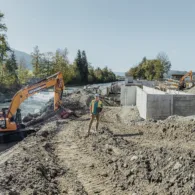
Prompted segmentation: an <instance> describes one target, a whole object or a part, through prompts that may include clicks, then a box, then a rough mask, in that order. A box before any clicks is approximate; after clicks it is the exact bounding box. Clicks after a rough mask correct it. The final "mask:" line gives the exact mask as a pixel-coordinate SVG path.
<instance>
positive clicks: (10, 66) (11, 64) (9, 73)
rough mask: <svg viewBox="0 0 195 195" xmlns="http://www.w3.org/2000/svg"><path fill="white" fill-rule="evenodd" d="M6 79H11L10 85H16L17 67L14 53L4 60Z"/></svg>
mask: <svg viewBox="0 0 195 195" xmlns="http://www.w3.org/2000/svg"><path fill="white" fill-rule="evenodd" d="M5 69H6V77H7V79H8V80H9V79H12V82H11V83H15V84H18V83H19V82H18V76H17V69H18V65H17V62H16V56H15V54H14V52H12V53H11V56H10V57H9V58H8V59H7V60H6V63H5Z"/></svg>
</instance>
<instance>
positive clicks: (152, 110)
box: [146, 94, 172, 120]
mask: <svg viewBox="0 0 195 195" xmlns="http://www.w3.org/2000/svg"><path fill="white" fill-rule="evenodd" d="M146 110H147V111H146V119H150V118H153V119H158V120H159V119H160V120H163V119H166V118H167V117H168V116H170V115H171V113H172V95H155V94H147V109H146Z"/></svg>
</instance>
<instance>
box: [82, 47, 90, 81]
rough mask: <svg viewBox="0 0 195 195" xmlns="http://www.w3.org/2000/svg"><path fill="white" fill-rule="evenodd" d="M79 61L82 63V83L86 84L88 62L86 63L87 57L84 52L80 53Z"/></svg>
mask: <svg viewBox="0 0 195 195" xmlns="http://www.w3.org/2000/svg"><path fill="white" fill-rule="evenodd" d="M81 61H82V72H83V82H84V83H88V74H89V71H88V62H87V56H86V53H85V51H82V56H81Z"/></svg>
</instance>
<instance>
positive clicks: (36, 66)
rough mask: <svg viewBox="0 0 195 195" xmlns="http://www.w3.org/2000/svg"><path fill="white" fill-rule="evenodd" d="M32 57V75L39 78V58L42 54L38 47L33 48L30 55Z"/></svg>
mask: <svg viewBox="0 0 195 195" xmlns="http://www.w3.org/2000/svg"><path fill="white" fill-rule="evenodd" d="M31 56H32V64H33V73H34V75H35V76H36V77H39V76H40V75H41V71H42V70H41V69H42V67H41V65H42V64H41V57H42V54H41V53H40V51H39V47H38V46H35V47H34V52H33V53H31Z"/></svg>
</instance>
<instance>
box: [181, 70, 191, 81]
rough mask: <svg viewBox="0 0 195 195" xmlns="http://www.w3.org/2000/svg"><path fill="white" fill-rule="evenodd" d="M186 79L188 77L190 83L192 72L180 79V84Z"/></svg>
mask: <svg viewBox="0 0 195 195" xmlns="http://www.w3.org/2000/svg"><path fill="white" fill-rule="evenodd" d="M186 77H190V80H191V81H192V70H191V71H190V72H188V73H186V74H185V75H184V76H183V77H182V78H181V79H180V82H183V81H184V79H185V78H186Z"/></svg>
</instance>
